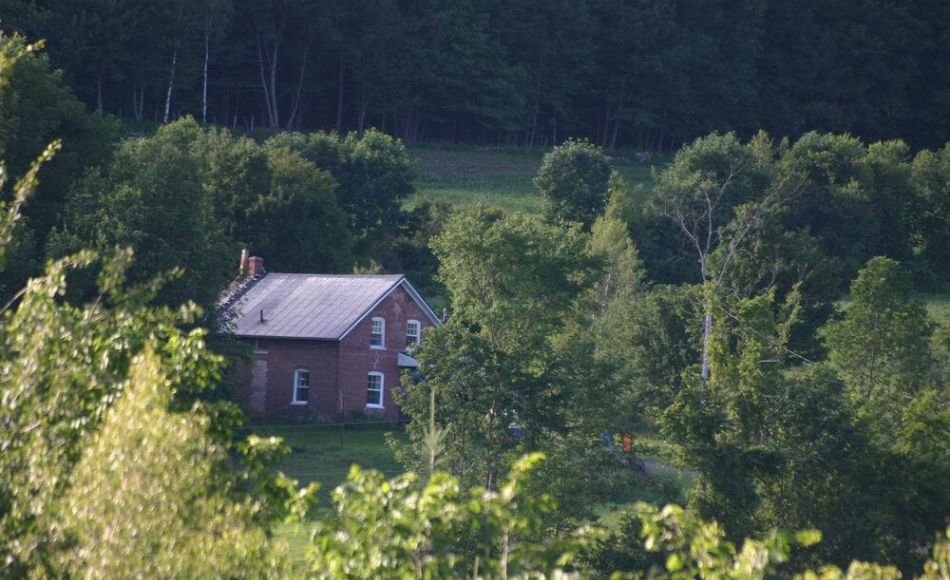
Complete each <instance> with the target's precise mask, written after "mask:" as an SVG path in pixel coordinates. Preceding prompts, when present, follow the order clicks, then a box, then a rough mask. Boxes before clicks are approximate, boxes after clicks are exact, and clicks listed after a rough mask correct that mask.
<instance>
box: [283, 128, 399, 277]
mask: <svg viewBox="0 0 950 580" xmlns="http://www.w3.org/2000/svg"><path fill="white" fill-rule="evenodd" d="M267 144H268V146H270V147H287V148H289V149H291V150H293V151H296V152H297V153H299V154H300V155H301V156H303V158H304V159H307V160H308V161H310V162H312V163H314V164H315V165H316V166H317V167H318V168H320V169H322V170H324V171H328V172H330V174H331V175H332V176H333V178H334V179H335V180H336V182H337V183H338V188H337V190H336V195H337V199H338V200H339V204H340V207H341V208H342V209H343V211H344V212H345V213H346V215H347V216H348V217H349V227H350V231H352V232H353V237H354V240H355V242H356V248H357V254H358V255H359V256H361V257H362V258H364V259H367V260H368V259H369V258H373V257H376V256H377V255H379V254H380V253H381V252H383V251H384V248H385V247H386V245H387V244H388V243H391V241H392V239H393V238H394V237H395V236H396V234H397V231H398V230H397V228H398V225H399V223H400V221H401V218H402V216H401V213H400V206H401V204H402V202H403V200H405V199H406V198H407V197H408V196H409V195H410V194H412V192H413V191H414V186H413V179H414V178H415V167H414V165H413V164H412V161H411V160H410V158H409V154H408V153H407V151H406V148H405V145H403V143H402V142H401V141H399V140H397V139H394V138H392V137H390V136H389V135H386V134H385V133H382V132H380V131H376V130H372V129H371V130H369V131H366V132H364V133H362V134H356V133H350V134H349V135H347V136H346V137H345V138H342V137H340V136H338V135H336V134H334V133H329V134H328V133H309V134H300V133H294V134H282V135H277V136H275V137H272V138H271V139H269V140H268V141H267Z"/></svg>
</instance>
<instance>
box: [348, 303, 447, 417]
mask: <svg viewBox="0 0 950 580" xmlns="http://www.w3.org/2000/svg"><path fill="white" fill-rule="evenodd" d="M377 316H378V317H382V318H384V319H386V336H385V340H384V346H385V348H384V349H372V348H370V346H369V339H370V333H371V331H372V319H373V318H374V317H377ZM409 320H418V321H419V322H420V323H421V324H422V328H423V332H422V337H423V340H425V335H426V332H425V329H426V328H429V327H431V326H432V322H431V321H430V320H429V318H428V317H427V316H426V315H425V313H424V312H423V311H422V309H421V308H419V306H418V305H417V304H416V303H415V301H413V300H412V298H411V297H410V296H409V294H408V293H407V292H405V291H404V290H403V289H402V288H401V287H400V288H397V289H396V290H395V291H394V292H393V293H392V294H390V295H389V297H388V298H386V300H384V301H383V302H382V303H381V304H380V305H379V306H378V307H376V309H375V310H373V311H372V312H370V313H369V314H368V315H367V316H366V318H364V319H363V321H362V322H361V323H360V324H359V326H357V327H356V328H354V329H353V330H352V331H351V332H350V334H348V335H347V336H346V338H344V339H343V341H342V342H341V344H340V390H341V392H342V394H343V400H344V405H345V408H346V411H347V412H350V411H362V412H365V413H367V414H370V415H383V416H385V417H388V418H391V419H397V418H399V416H400V415H399V408H398V407H396V403H395V401H394V400H393V398H392V392H393V389H395V388H397V387H398V386H399V374H400V370H399V368H398V366H397V365H396V358H397V356H398V354H399V353H400V352H402V351H404V350H405V349H406V322H407V321H409ZM370 371H377V372H381V373H383V376H384V377H385V378H384V382H383V406H384V408H383V409H371V408H367V407H366V386H367V382H368V375H369V373H370Z"/></svg>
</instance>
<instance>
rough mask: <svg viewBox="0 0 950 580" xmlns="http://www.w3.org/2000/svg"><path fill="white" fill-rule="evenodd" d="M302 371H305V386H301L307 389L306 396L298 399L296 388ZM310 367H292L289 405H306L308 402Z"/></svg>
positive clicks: (298, 387)
mask: <svg viewBox="0 0 950 580" xmlns="http://www.w3.org/2000/svg"><path fill="white" fill-rule="evenodd" d="M303 373H307V386H306V387H303V388H306V389H307V398H306V399H298V398H297V390H298V389H300V388H301V387H300V378H301V377H302V376H303ZM311 386H312V385H311V382H310V369H294V386H293V392H292V393H291V395H290V404H291V405H307V404H309V403H310V387H311Z"/></svg>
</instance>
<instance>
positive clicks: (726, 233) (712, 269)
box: [656, 133, 779, 380]
mask: <svg viewBox="0 0 950 580" xmlns="http://www.w3.org/2000/svg"><path fill="white" fill-rule="evenodd" d="M765 183H766V182H765V179H764V175H763V173H762V171H761V169H760V167H759V166H758V165H757V164H756V162H755V160H754V158H753V155H752V152H751V151H750V150H749V148H747V147H745V146H744V145H743V144H742V143H741V142H740V141H739V138H738V137H737V136H736V135H735V134H733V133H729V134H726V135H721V134H716V133H714V134H711V135H708V136H706V137H703V138H701V139H697V140H696V141H695V142H694V143H693V144H692V145H690V146H688V147H685V148H683V149H682V150H680V151H679V152H678V153H677V154H676V156H675V157H674V158H673V162H672V163H671V164H670V166H669V167H668V168H667V169H665V170H664V171H663V173H661V174H660V175H659V178H658V182H657V200H656V203H657V204H658V205H659V212H660V213H662V214H663V215H665V216H666V217H667V218H668V219H670V220H671V221H672V222H673V224H674V226H675V227H676V228H677V229H678V230H679V231H680V233H681V234H682V235H683V237H684V238H685V241H686V245H687V246H688V247H689V248H690V252H691V253H692V254H693V256H694V257H695V258H696V262H697V266H698V270H699V274H700V278H701V280H702V283H703V292H704V304H705V306H704V310H705V313H704V326H703V328H704V330H703V355H702V361H701V363H702V367H701V370H700V374H701V376H702V378H703V380H706V379H708V378H709V347H710V337H711V336H712V333H713V320H714V317H715V316H717V315H718V313H716V312H715V306H714V304H715V301H716V300H717V296H718V294H719V292H720V289H721V287H722V285H723V282H724V280H725V277H726V275H727V274H728V273H729V270H730V269H731V268H732V267H733V266H734V261H735V259H736V255H737V250H738V249H739V246H740V244H741V243H742V241H743V240H744V239H745V237H746V236H748V235H749V233H750V232H751V231H753V229H754V228H756V227H758V226H759V225H760V223H761V221H762V218H763V216H765V215H766V214H767V212H768V210H769V209H770V208H771V206H772V205H773V204H774V203H775V200H776V199H777V196H778V191H779V190H777V189H772V190H770V193H769V194H768V195H766V196H762V195H761V193H762V192H763V191H764V189H765V187H764V186H765ZM730 223H732V224H733V226H732V228H731V229H730V230H726V229H725V226H726V225H727V224H730ZM720 247H722V248H723V250H722V256H721V257H720V258H719V259H717V260H713V259H712V257H713V253H714V252H715V251H716V250H717V249H718V248H720Z"/></svg>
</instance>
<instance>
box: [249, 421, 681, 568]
mask: <svg viewBox="0 0 950 580" xmlns="http://www.w3.org/2000/svg"><path fill="white" fill-rule="evenodd" d="M247 431H248V432H254V433H256V434H258V435H260V436H264V437H268V436H277V437H281V438H283V439H284V441H285V442H286V443H287V444H288V445H289V446H290V448H291V453H290V454H289V455H288V456H286V457H284V458H283V459H282V460H281V461H280V462H279V464H278V465H276V466H275V467H276V469H279V470H281V471H283V472H284V473H285V474H287V475H288V476H290V477H293V478H295V479H297V480H299V481H300V483H301V484H307V483H310V482H319V483H320V492H319V493H318V498H319V500H318V503H317V507H316V509H315V510H314V512H313V514H312V516H313V518H314V519H315V520H316V519H319V518H321V517H322V516H323V515H325V514H326V513H327V510H328V509H329V508H330V506H331V504H330V492H331V491H332V490H333V488H335V487H336V486H338V485H339V484H340V483H342V482H343V481H344V480H345V479H346V474H347V472H348V471H349V469H350V466H352V465H354V464H357V465H360V466H361V467H364V468H367V469H376V470H378V471H381V472H383V473H385V474H386V475H388V476H393V475H396V474H398V473H402V471H403V470H402V469H401V468H400V465H399V463H397V462H396V459H395V457H394V456H393V453H392V450H391V449H390V448H389V446H388V445H387V444H386V434H387V433H391V434H392V435H393V436H395V437H398V438H400V439H402V440H405V433H404V432H403V430H402V428H401V427H398V426H392V425H379V424H375V425H374V424H372V423H370V424H367V425H356V426H348V427H346V428H344V429H341V428H340V427H337V426H333V425H322V424H288V425H263V424H258V425H254V424H252V425H251V426H250V427H249V428H248V429H247ZM635 448H636V453H637V456H638V457H641V458H643V459H649V460H652V461H657V462H662V463H667V464H671V465H672V464H675V461H676V460H675V448H674V447H673V446H672V445H671V444H669V443H666V442H664V441H663V440H661V439H659V438H658V437H656V436H655V435H652V434H637V435H636V437H635ZM632 477H634V478H635V479H636V481H635V483H634V486H633V491H634V493H633V496H632V497H630V498H629V502H630V503H633V502H635V501H646V502H650V503H654V504H659V505H662V504H664V503H668V502H680V503H681V502H683V501H684V494H685V492H686V490H687V489H688V488H689V487H690V486H691V485H692V479H691V478H689V477H687V476H682V475H677V474H672V473H669V474H666V473H660V474H652V475H649V476H647V475H644V474H639V473H635V472H634V473H633V474H632ZM626 505H629V504H627V503H624V504H622V505H621V504H605V505H603V506H602V507H601V508H600V509H598V510H597V512H598V516H599V519H600V521H601V522H602V523H604V524H606V525H615V524H616V522H617V521H619V514H620V512H621V510H622V509H623V508H624V507H626ZM312 526H313V524H311V523H304V524H286V525H283V526H280V527H279V528H278V529H277V532H276V533H277V537H278V538H279V539H281V540H283V541H284V542H286V544H287V549H288V551H289V553H290V555H291V560H292V562H293V564H294V565H295V567H297V568H298V569H297V570H296V571H297V572H301V571H302V567H303V566H304V565H305V563H306V555H307V548H308V546H309V543H310V530H311V528H312Z"/></svg>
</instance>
